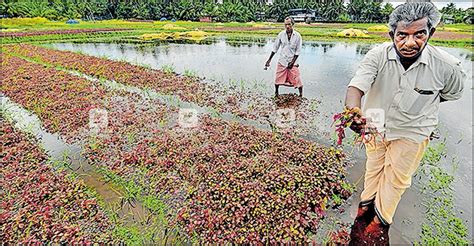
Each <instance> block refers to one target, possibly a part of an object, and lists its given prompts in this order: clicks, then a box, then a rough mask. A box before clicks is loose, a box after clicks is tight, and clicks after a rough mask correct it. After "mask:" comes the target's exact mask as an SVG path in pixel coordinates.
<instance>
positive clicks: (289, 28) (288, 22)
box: [285, 20, 293, 33]
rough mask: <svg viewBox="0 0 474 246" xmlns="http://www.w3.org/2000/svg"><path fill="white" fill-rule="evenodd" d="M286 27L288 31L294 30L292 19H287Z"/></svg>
mask: <svg viewBox="0 0 474 246" xmlns="http://www.w3.org/2000/svg"><path fill="white" fill-rule="evenodd" d="M285 29H286V32H287V33H290V32H292V31H293V25H292V24H291V20H285Z"/></svg>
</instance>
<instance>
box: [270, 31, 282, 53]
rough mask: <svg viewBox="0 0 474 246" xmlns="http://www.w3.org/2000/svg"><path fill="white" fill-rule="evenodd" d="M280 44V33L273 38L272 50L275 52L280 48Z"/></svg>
mask: <svg viewBox="0 0 474 246" xmlns="http://www.w3.org/2000/svg"><path fill="white" fill-rule="evenodd" d="M280 44H281V39H280V35H278V36H277V38H276V39H275V43H274V44H273V50H272V51H273V52H274V53H277V51H278V49H279V48H280Z"/></svg>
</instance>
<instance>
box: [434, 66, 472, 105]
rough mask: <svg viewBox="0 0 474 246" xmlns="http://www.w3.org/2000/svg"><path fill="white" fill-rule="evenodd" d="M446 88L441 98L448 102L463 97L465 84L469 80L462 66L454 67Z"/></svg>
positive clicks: (442, 91) (448, 76)
mask: <svg viewBox="0 0 474 246" xmlns="http://www.w3.org/2000/svg"><path fill="white" fill-rule="evenodd" d="M446 77H447V80H446V83H445V86H444V88H443V89H442V90H441V93H440V96H441V98H443V99H444V100H446V101H454V100H458V99H459V98H461V96H462V92H463V90H464V83H465V81H466V79H467V75H466V73H464V71H463V70H462V68H461V64H460V63H459V64H457V65H456V66H454V67H453V69H452V72H451V74H448V75H447V76H446Z"/></svg>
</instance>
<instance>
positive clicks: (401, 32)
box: [392, 18, 430, 58]
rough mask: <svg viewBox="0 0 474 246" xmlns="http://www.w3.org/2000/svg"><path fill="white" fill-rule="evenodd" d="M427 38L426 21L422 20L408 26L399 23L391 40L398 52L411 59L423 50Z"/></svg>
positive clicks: (402, 22) (428, 34) (404, 23)
mask: <svg viewBox="0 0 474 246" xmlns="http://www.w3.org/2000/svg"><path fill="white" fill-rule="evenodd" d="M429 36H430V33H429V30H428V19H427V18H423V19H419V20H417V21H414V22H412V23H409V24H407V23H406V22H404V21H401V22H399V23H398V25H397V28H396V29H395V33H394V34H393V37H392V38H393V42H394V43H395V47H396V48H397V50H398V52H399V53H400V54H401V55H402V56H404V57H406V58H411V57H414V56H416V55H417V54H418V53H419V52H421V51H422V50H423V48H424V47H425V45H426V43H427V41H428V38H429Z"/></svg>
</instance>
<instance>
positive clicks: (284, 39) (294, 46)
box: [273, 30, 303, 67]
mask: <svg viewBox="0 0 474 246" xmlns="http://www.w3.org/2000/svg"><path fill="white" fill-rule="evenodd" d="M302 44H303V39H302V38H301V34H300V33H299V32H297V31H295V30H293V33H292V34H291V38H290V40H288V34H286V30H283V31H281V32H280V33H279V34H278V36H277V38H276V40H275V44H274V45H273V52H275V53H276V52H277V51H278V49H279V48H280V46H281V52H280V58H279V59H278V63H280V64H281V65H283V66H285V67H287V66H288V63H290V62H291V61H292V60H293V57H294V56H295V55H300V52H301V45H302Z"/></svg>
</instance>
